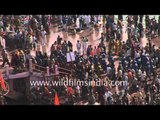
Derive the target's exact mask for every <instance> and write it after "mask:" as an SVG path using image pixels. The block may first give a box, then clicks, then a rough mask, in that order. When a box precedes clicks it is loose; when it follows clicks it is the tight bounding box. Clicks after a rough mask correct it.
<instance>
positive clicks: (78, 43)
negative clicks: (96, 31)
mask: <svg viewBox="0 0 160 120" xmlns="http://www.w3.org/2000/svg"><path fill="white" fill-rule="evenodd" d="M76 47H77V51H78V54H81V43H80V42H79V40H78V41H77V44H76Z"/></svg>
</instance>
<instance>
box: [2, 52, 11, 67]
mask: <svg viewBox="0 0 160 120" xmlns="http://www.w3.org/2000/svg"><path fill="white" fill-rule="evenodd" d="M2 58H3V63H2V67H4V65H5V63H7V64H8V65H9V64H10V63H9V55H8V53H7V51H6V50H3V52H2Z"/></svg>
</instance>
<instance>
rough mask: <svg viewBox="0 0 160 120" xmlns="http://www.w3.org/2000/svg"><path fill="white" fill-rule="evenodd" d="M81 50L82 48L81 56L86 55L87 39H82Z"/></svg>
mask: <svg viewBox="0 0 160 120" xmlns="http://www.w3.org/2000/svg"><path fill="white" fill-rule="evenodd" d="M82 48H83V54H86V52H87V48H88V39H87V38H84V37H83V38H82Z"/></svg>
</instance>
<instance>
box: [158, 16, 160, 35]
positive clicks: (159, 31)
mask: <svg viewBox="0 0 160 120" xmlns="http://www.w3.org/2000/svg"><path fill="white" fill-rule="evenodd" d="M159 37H160V16H159V18H158V38H159Z"/></svg>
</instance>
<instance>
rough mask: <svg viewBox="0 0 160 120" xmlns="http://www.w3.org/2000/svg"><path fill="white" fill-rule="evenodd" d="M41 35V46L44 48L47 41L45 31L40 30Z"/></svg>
mask: <svg viewBox="0 0 160 120" xmlns="http://www.w3.org/2000/svg"><path fill="white" fill-rule="evenodd" d="M41 35H42V46H45V45H46V43H47V40H46V31H45V30H42V32H41Z"/></svg>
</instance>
